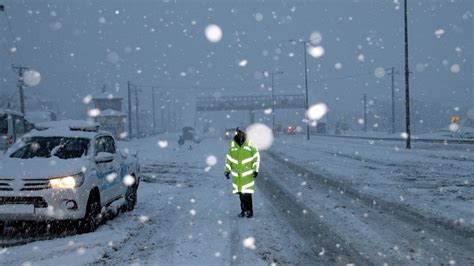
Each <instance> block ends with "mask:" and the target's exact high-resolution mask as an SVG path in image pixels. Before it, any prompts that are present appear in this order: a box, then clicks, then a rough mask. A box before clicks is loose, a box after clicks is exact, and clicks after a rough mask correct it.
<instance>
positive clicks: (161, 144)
mask: <svg viewBox="0 0 474 266" xmlns="http://www.w3.org/2000/svg"><path fill="white" fill-rule="evenodd" d="M158 146H159V147H160V148H162V149H164V148H166V147H168V141H166V140H159V141H158Z"/></svg>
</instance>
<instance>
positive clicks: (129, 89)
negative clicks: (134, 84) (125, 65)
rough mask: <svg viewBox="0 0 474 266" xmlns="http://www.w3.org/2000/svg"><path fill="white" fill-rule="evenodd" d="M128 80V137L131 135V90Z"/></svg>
mask: <svg viewBox="0 0 474 266" xmlns="http://www.w3.org/2000/svg"><path fill="white" fill-rule="evenodd" d="M130 87H131V84H130V81H127V91H128V135H129V137H130V139H131V138H132V137H133V136H132V99H131V98H132V95H131V94H132V92H131V88H130Z"/></svg>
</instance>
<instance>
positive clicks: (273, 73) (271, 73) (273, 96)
mask: <svg viewBox="0 0 474 266" xmlns="http://www.w3.org/2000/svg"><path fill="white" fill-rule="evenodd" d="M267 73H268V74H269V75H270V76H271V79H272V131H273V136H276V133H275V86H274V80H275V75H280V74H283V71H276V72H267Z"/></svg>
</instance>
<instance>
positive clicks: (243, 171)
mask: <svg viewBox="0 0 474 266" xmlns="http://www.w3.org/2000/svg"><path fill="white" fill-rule="evenodd" d="M259 167H260V154H259V152H258V149H257V147H256V146H255V145H253V144H252V143H251V142H250V141H249V140H248V139H247V140H245V142H244V143H243V144H242V146H239V145H238V144H237V142H235V141H234V140H232V142H231V143H230V144H229V150H228V151H227V156H226V160H225V173H229V174H231V175H232V193H239V192H240V193H253V192H254V186H255V180H254V177H253V173H254V172H257V173H258V170H259Z"/></svg>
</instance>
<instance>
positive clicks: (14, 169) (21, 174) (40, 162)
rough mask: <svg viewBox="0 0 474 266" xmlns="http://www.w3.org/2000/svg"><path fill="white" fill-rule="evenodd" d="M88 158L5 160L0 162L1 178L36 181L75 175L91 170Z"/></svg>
mask: <svg viewBox="0 0 474 266" xmlns="http://www.w3.org/2000/svg"><path fill="white" fill-rule="evenodd" d="M90 163H91V162H90V160H88V159H87V158H79V159H68V160H62V159H59V158H55V157H52V158H33V159H16V158H8V157H6V158H3V159H1V160H0V178H14V179H20V178H21V179H35V178H51V177H61V176H68V175H73V174H77V173H79V172H81V171H82V170H83V169H84V167H85V168H89V165H90Z"/></svg>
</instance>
